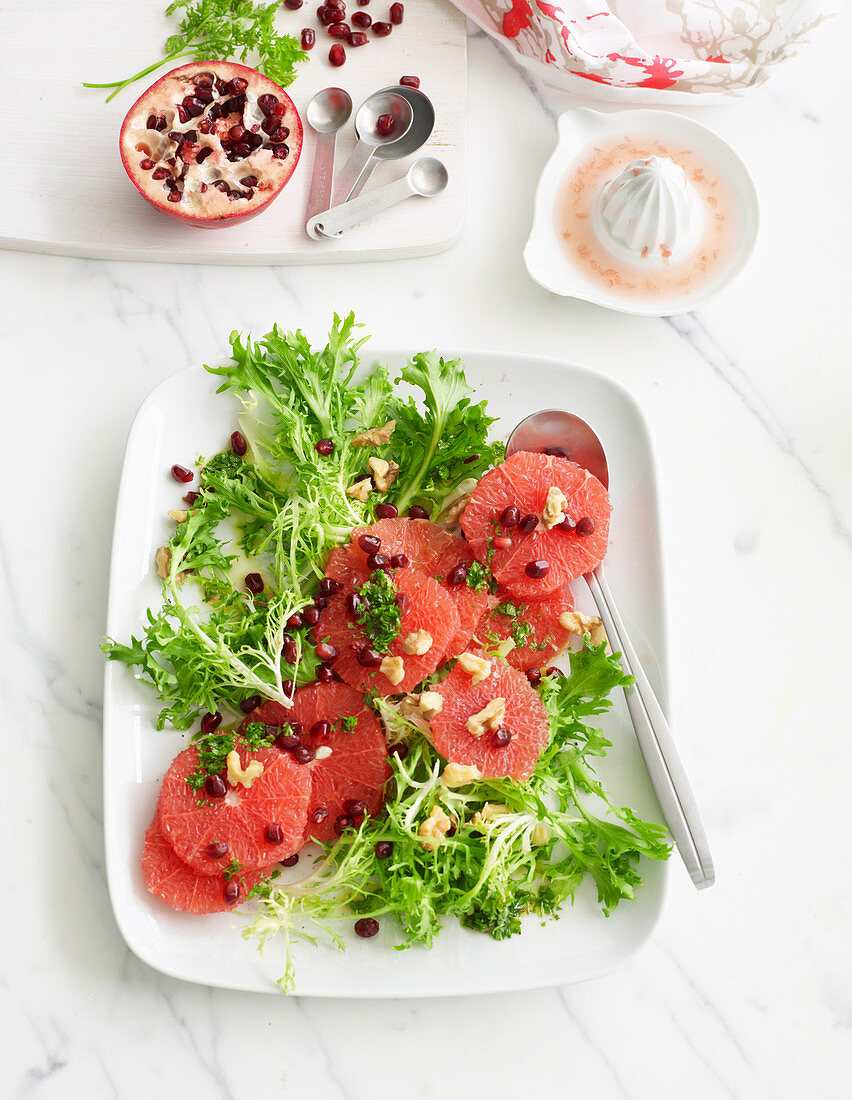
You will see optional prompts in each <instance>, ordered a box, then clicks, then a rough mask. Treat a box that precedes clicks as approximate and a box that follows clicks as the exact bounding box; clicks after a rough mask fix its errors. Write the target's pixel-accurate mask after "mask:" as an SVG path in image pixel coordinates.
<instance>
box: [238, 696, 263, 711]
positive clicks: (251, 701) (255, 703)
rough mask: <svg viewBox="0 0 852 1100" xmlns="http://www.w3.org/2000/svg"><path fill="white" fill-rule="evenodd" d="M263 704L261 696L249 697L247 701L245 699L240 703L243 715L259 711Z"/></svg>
mask: <svg viewBox="0 0 852 1100" xmlns="http://www.w3.org/2000/svg"><path fill="white" fill-rule="evenodd" d="M262 702H263V700H262V699H261V697H260V696H259V695H249V696H248V698H247V699H243V701H242V702H241V703H240V710H241V711H242V712H243V714H251V712H252V711H253V710H257V708H258V707H259V706H260V704H261V703H262Z"/></svg>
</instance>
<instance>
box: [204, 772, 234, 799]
mask: <svg viewBox="0 0 852 1100" xmlns="http://www.w3.org/2000/svg"><path fill="white" fill-rule="evenodd" d="M204 790H205V791H206V792H207V794H208V795H209V796H210V798H224V797H225V795H226V794H227V793H228V785H227V784H226V783H225V780H224V779H223V778H222V776H221V775H208V776H207V778H206V779H205V780H204Z"/></svg>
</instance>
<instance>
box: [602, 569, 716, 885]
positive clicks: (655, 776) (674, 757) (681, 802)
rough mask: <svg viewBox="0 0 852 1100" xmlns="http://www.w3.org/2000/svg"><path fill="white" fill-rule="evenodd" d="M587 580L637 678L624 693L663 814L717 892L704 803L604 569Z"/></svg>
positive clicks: (697, 880) (698, 873)
mask: <svg viewBox="0 0 852 1100" xmlns="http://www.w3.org/2000/svg"><path fill="white" fill-rule="evenodd" d="M585 580H586V583H587V584H588V586H589V591H590V592H591V594H592V596H593V598H594V601H595V603H596V604H597V606H598V611H599V612H600V616H601V619H602V621H603V625H604V629H605V630H606V633H607V637H608V638H609V643H610V646H611V647H612V649H613V650H614V651H620V652H621V654H622V657H623V660H624V665H625V667H626V670H627V672H629V673H630V674H631V675H632V676H635V678H636V683H635V684H633V685H632V686H631V687H627V688H625V689H624V696H625V700H626V702H627V707H628V710H629V711H630V717H631V718H632V720H633V727H634V729H635V731H636V739H637V741H638V742H639V748H640V749H641V751H642V756H643V757H644V760H645V766H646V767H647V769H648V774H649V776H650V777H651V784H652V786H653V788H654V792H655V793H656V795H657V799H658V801H659V803H660V809H661V810H662V811H663V816H664V817H665V819H666V823H667V824H668V827H669V830H670V832H671V834H672V837H673V838H674V841H675V844H676V845H677V849H678V851H679V852H680V857H681V859H682V860H683V862H684V864H685V865H686V869H687V870H688V871H689V876H690V878H691V879H692V881H693V883H694V884H695V886H696V887H697V888H698V889H699V890H701V889H703V888H704V887H707V886H712V885H713V883H714V882H715V871H714V869H713V857H712V856H711V854H710V845H709V843H708V841H707V834H706V832H705V830H704V823H703V822H702V820H701V813H700V811H699V809H698V803H697V802H696V800H695V795H694V794H693V793H692V787H691V786H690V783H689V780H688V779H687V776H686V771H685V769H684V767H683V763H682V761H681V759H680V754H679V753H678V751H677V748H676V747H675V743H674V738H673V737H672V732H671V729H670V728H669V724H668V722H667V721H666V717H665V715H664V714H663V711H662V708H661V707H660V704H659V703H658V701H657V697H656V696H655V695H654V691H653V688H652V687H651V684H650V683H649V681H648V677H647V676H646V675H645V672H644V670H643V668H642V665H641V662H640V661H639V658H638V656H637V654H636V650H635V649H634V648H633V645H632V644H631V642H630V638H629V637H628V635H627V631H626V629H625V627H624V623H623V621H622V619H621V615H620V614H619V613H618V609H617V607H616V605H615V600H614V599H613V597H612V592H611V591H610V587H609V584H608V583H607V580H606V576H605V575H604V570H603V566H598V568H597V569H595V571H594V572H593V573H587V574H586V577H585Z"/></svg>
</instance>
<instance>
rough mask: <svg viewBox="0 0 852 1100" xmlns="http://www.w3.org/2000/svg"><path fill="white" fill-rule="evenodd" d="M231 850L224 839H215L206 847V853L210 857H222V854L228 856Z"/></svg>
mask: <svg viewBox="0 0 852 1100" xmlns="http://www.w3.org/2000/svg"><path fill="white" fill-rule="evenodd" d="M230 850H231V849H230V848H229V847H228V845H227V844H226V843H225V841H224V840H214V841H213V842H212V843H211V844H208V845H207V847H206V848H205V849H204V854H205V855H206V856H207V858H208V859H221V858H222V856H226V855H227V854H228V852H229V851H230Z"/></svg>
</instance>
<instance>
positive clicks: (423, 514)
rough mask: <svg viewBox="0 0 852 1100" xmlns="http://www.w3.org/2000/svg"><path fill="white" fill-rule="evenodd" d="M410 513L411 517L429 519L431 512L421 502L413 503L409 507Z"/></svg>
mask: <svg viewBox="0 0 852 1100" xmlns="http://www.w3.org/2000/svg"><path fill="white" fill-rule="evenodd" d="M408 515H409V518H410V519H428V518H429V513H428V512H427V511H426V509H425V508H424V507H422V505H420V504H412V505H411V507H410V508H409V509H408Z"/></svg>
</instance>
